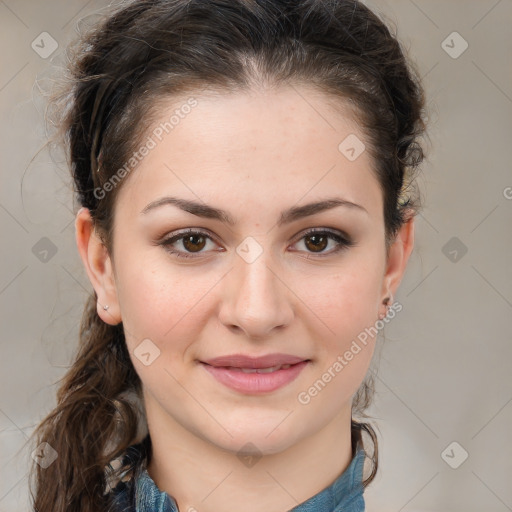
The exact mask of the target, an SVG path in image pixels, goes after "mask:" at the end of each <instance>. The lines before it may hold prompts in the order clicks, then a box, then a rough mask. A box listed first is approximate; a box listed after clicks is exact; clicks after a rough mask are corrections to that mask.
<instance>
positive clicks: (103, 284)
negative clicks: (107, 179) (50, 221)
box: [75, 207, 121, 325]
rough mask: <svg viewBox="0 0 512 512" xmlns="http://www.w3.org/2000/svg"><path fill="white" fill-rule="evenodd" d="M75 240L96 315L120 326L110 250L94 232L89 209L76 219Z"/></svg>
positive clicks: (80, 213) (85, 209) (110, 323)
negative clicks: (95, 300) (93, 292)
mask: <svg viewBox="0 0 512 512" xmlns="http://www.w3.org/2000/svg"><path fill="white" fill-rule="evenodd" d="M75 237H76V244H77V247H78V252H79V253H80V257H81V259H82V263H83V264H84V267H85V270H86V272H87V275H88V277H89V280H90V281H91V284H92V286H93V288H94V290H95V292H96V295H97V297H98V304H97V311H98V315H99V316H100V318H101V319H102V320H103V321H104V322H105V323H107V324H109V325H117V324H119V323H120V322H121V314H120V309H119V303H118V300H117V290H116V285H115V280H114V273H113V268H112V262H111V259H110V255H109V254H108V251H107V248H106V247H105V245H104V244H103V243H102V241H101V239H100V238H99V236H98V235H97V233H96V231H95V229H94V223H93V220H92V217H91V214H90V212H89V210H88V209H87V208H84V207H82V208H80V210H78V213H77V215H76V219H75Z"/></svg>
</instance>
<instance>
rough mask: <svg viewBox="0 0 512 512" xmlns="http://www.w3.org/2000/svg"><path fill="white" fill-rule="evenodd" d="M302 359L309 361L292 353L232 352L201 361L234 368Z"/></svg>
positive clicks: (290, 362) (273, 364)
mask: <svg viewBox="0 0 512 512" xmlns="http://www.w3.org/2000/svg"><path fill="white" fill-rule="evenodd" d="M302 361H308V359H307V358H304V357H299V356H293V355H290V354H279V353H276V354H267V355H264V356H259V357H251V356H247V355H245V354H231V355H227V356H219V357H214V358H213V359H207V360H206V361H201V362H202V363H205V364H208V365H210V366H214V367H219V366H224V367H227V366H232V367H233V368H270V367H272V366H277V365H282V364H297V363H300V362H302Z"/></svg>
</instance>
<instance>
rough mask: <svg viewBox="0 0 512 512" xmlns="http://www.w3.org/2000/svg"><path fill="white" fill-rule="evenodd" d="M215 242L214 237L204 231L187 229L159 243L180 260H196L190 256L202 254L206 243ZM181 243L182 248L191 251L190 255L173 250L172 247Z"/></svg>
mask: <svg viewBox="0 0 512 512" xmlns="http://www.w3.org/2000/svg"><path fill="white" fill-rule="evenodd" d="M207 240H210V241H213V239H212V237H211V236H209V235H208V234H207V233H205V232H203V231H196V230H193V229H187V230H186V231H184V232H183V231H182V232H181V233H178V234H176V235H174V236H171V237H170V238H166V239H164V240H162V241H161V242H159V244H158V245H162V246H164V247H165V249H166V251H168V252H170V253H171V254H174V255H175V256H177V257H178V258H194V257H195V256H190V255H189V254H193V253H200V252H201V250H202V249H203V248H204V247H205V245H206V241H207ZM178 241H180V242H181V245H182V247H184V248H185V251H190V252H189V253H187V252H183V251H177V250H176V249H174V248H172V246H173V245H174V244H175V243H176V242H178Z"/></svg>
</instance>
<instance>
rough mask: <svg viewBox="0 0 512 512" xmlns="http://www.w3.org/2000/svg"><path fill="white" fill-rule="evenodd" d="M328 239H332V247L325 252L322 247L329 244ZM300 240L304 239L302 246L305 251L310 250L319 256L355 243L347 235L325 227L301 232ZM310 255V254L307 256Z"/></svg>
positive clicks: (333, 252) (346, 247)
mask: <svg viewBox="0 0 512 512" xmlns="http://www.w3.org/2000/svg"><path fill="white" fill-rule="evenodd" d="M329 240H332V241H334V244H333V245H334V249H332V250H331V251H328V252H325V251H324V249H325V248H326V247H327V246H328V245H329ZM301 241H304V246H305V247H306V249H307V252H310V253H311V254H313V255H314V254H318V255H319V256H320V257H325V256H330V255H332V254H336V253H338V252H340V251H342V250H345V249H348V248H349V247H353V246H354V245H355V242H354V241H353V240H351V239H350V238H349V237H348V236H346V235H343V234H341V233H340V232H338V231H332V230H329V229H325V228H315V229H310V230H309V231H307V232H306V233H303V235H302V238H300V240H299V242H301ZM310 257H311V256H307V258H310Z"/></svg>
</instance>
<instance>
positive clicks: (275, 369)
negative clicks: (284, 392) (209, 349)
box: [200, 354, 311, 394]
mask: <svg viewBox="0 0 512 512" xmlns="http://www.w3.org/2000/svg"><path fill="white" fill-rule="evenodd" d="M228 359H229V360H228ZM283 361H284V362H283ZM200 362H201V365H202V366H203V367H204V368H205V370H206V371H207V372H208V373H209V374H210V375H212V376H213V377H214V378H215V380H217V381H218V382H219V383H221V384H223V385H225V386H226V387H228V388H230V389H232V390H235V391H237V392H240V393H244V394H261V393H270V392H272V391H276V390H278V389H280V388H282V387H284V386H286V385H287V384H289V383H290V382H292V381H293V380H295V379H296V378H297V377H298V375H299V374H300V373H301V372H302V370H303V369H304V368H305V367H306V366H307V365H308V364H309V363H310V362H311V360H310V359H304V358H300V357H296V356H289V355H279V354H273V355H270V356H264V357H263V358H248V357H246V356H240V355H237V356H229V357H228V358H225V357H223V358H216V359H213V360H209V361H208V362H204V361H200Z"/></svg>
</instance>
